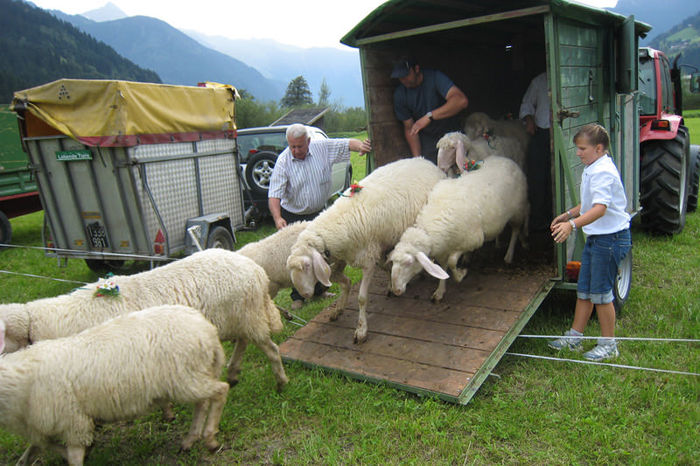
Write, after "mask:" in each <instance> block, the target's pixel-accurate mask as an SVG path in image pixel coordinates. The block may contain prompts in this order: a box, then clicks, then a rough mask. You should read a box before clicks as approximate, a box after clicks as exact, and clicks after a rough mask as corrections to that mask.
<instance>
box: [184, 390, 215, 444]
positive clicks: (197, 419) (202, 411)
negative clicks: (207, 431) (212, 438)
mask: <svg viewBox="0 0 700 466" xmlns="http://www.w3.org/2000/svg"><path fill="white" fill-rule="evenodd" d="M209 404H210V403H209V400H202V401H199V402H197V403H195V405H194V413H193V414H192V424H191V425H190V431H189V432H188V433H187V435H186V436H185V438H184V439H182V443H181V444H180V447H181V448H182V449H183V450H185V451H187V450H189V449H190V448H192V445H193V444H194V442H196V441H197V440H198V439H199V438H200V437H201V436H202V429H203V428H204V421H205V420H206V415H207V408H208V407H209Z"/></svg>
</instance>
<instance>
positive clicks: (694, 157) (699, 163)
mask: <svg viewBox="0 0 700 466" xmlns="http://www.w3.org/2000/svg"><path fill="white" fill-rule="evenodd" d="M689 183H690V184H689V185H688V186H689V188H688V189H689V191H688V206H687V208H686V209H687V210H686V211H687V212H695V211H696V210H697V209H698V185H699V184H700V146H690V182H689Z"/></svg>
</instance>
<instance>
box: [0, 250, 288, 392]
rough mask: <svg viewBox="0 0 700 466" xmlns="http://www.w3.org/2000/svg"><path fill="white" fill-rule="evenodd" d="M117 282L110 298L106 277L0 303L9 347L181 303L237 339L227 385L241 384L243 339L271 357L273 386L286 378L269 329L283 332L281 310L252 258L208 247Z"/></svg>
mask: <svg viewBox="0 0 700 466" xmlns="http://www.w3.org/2000/svg"><path fill="white" fill-rule="evenodd" d="M108 281H109V282H111V283H114V284H116V285H117V286H118V287H119V294H118V296H115V297H110V296H105V297H97V296H96V288H97V286H99V285H102V284H104V283H105V282H106V281H105V280H100V281H98V282H96V283H93V284H90V285H86V286H85V287H83V288H81V289H77V290H75V291H73V292H72V293H70V294H66V295H62V296H57V297H53V298H45V299H39V300H36V301H31V302H28V303H26V304H18V303H15V304H4V305H0V320H3V321H4V322H5V325H6V327H7V347H6V351H8V352H9V351H15V350H17V349H19V348H21V347H23V346H26V345H28V344H31V343H35V342H37V341H40V340H46V339H53V338H59V337H64V336H68V335H73V334H75V333H78V332H80V331H82V330H84V329H86V328H89V327H92V326H94V325H96V324H98V323H101V322H104V321H105V320H107V319H110V318H112V317H114V316H117V315H119V314H125V313H127V312H131V311H136V310H140V309H144V308H146V307H152V306H158V305H161V304H182V305H185V306H190V307H193V308H195V309H198V310H199V311H201V312H202V313H203V314H204V316H205V317H206V318H207V319H209V321H211V322H212V323H213V324H214V325H215V326H216V328H217V329H218V330H219V338H220V339H221V340H222V341H223V340H230V341H234V340H236V341H237V343H236V347H235V350H234V352H233V356H232V357H231V360H230V362H229V364H228V382H229V383H230V384H231V385H234V384H235V383H237V382H238V373H239V372H240V365H241V360H242V358H243V352H244V350H245V348H246V346H247V345H248V342H252V343H254V344H255V345H256V346H258V347H259V348H260V349H261V350H262V351H263V352H264V353H265V355H266V356H267V357H268V359H269V360H270V363H271V365H272V371H273V373H274V375H275V378H276V380H277V388H278V390H279V389H281V388H282V387H283V386H284V384H286V383H287V376H286V374H285V373H284V368H283V366H282V360H281V358H280V354H279V349H278V347H277V345H276V344H275V343H274V342H273V341H272V339H271V338H270V335H271V334H272V333H278V332H281V331H282V329H283V325H282V320H281V319H280V314H279V311H278V310H277V308H276V306H275V304H274V302H273V301H272V299H271V298H270V296H269V294H268V289H269V280H268V278H267V275H266V274H265V271H264V270H263V269H262V268H261V267H260V266H259V265H257V264H256V263H255V262H254V261H253V260H251V259H249V258H247V257H244V256H242V255H240V254H238V253H235V252H232V251H226V250H223V249H206V250H204V251H200V252H197V253H195V254H192V255H191V256H188V257H186V258H184V259H181V260H178V261H175V262H172V263H169V264H167V265H164V266H162V267H158V268H155V269H153V270H149V271H146V272H141V273H138V274H135V275H131V276H115V277H112V278H110V279H109V280H108Z"/></svg>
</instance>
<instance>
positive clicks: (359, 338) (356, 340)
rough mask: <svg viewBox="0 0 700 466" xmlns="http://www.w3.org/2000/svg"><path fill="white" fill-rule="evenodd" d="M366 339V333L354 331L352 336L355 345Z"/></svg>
mask: <svg viewBox="0 0 700 466" xmlns="http://www.w3.org/2000/svg"><path fill="white" fill-rule="evenodd" d="M366 341H367V333H365V334H364V335H360V333H359V332H358V331H357V330H356V331H355V336H354V338H353V342H354V343H355V344H356V345H359V344H360V343H364V342H366Z"/></svg>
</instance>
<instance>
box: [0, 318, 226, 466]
mask: <svg viewBox="0 0 700 466" xmlns="http://www.w3.org/2000/svg"><path fill="white" fill-rule="evenodd" d="M4 336H5V325H4V323H3V322H2V321H0V348H1V347H2V346H3V345H4V341H3V340H4ZM224 362H225V355H224V350H223V348H222V346H221V343H220V342H219V339H218V337H217V330H216V328H215V327H214V326H213V325H212V324H211V323H210V322H208V321H207V319H205V318H204V316H203V315H202V314H201V313H200V312H199V311H197V310H196V309H192V308H190V307H186V306H179V305H165V306H158V307H152V308H149V309H145V310H142V311H136V312H132V313H129V314H125V315H120V316H117V317H115V318H113V319H110V320H108V321H106V322H104V323H102V324H99V325H97V326H95V327H92V328H89V329H87V330H85V331H83V332H80V333H78V334H76V335H73V336H69V337H65V338H59V339H55V340H46V341H42V342H39V343H36V344H34V345H31V346H29V347H27V348H25V349H23V350H21V351H17V352H14V353H9V354H4V355H3V356H2V357H0V425H1V426H2V427H3V428H4V429H7V430H8V431H10V432H13V433H15V434H17V435H20V436H22V437H25V438H26V439H28V440H29V442H30V444H31V445H30V447H29V448H28V449H27V450H26V451H25V452H24V454H23V455H22V457H21V458H20V460H19V463H18V464H31V463H32V457H33V456H34V455H35V454H36V453H38V450H39V449H41V448H44V449H45V448H49V449H51V450H53V451H56V452H57V453H59V454H61V455H62V456H63V457H64V458H65V459H66V460H67V461H68V463H69V464H70V465H82V464H83V458H84V456H85V449H86V447H88V446H89V445H90V444H92V441H93V435H94V431H95V423H96V422H112V421H119V420H126V419H132V418H134V417H137V416H139V415H142V414H145V413H146V412H147V411H148V410H149V408H151V407H152V406H153V405H155V404H160V403H161V402H162V401H164V400H167V401H174V402H179V403H193V404H194V405H195V407H194V414H193V416H192V425H191V427H190V430H189V433H188V434H187V435H186V436H185V438H184V439H183V440H182V443H181V446H182V448H183V449H184V450H188V449H190V448H191V447H192V445H193V444H194V442H195V441H196V440H198V439H200V438H203V439H204V443H205V445H206V447H207V448H209V449H210V450H215V449H217V448H218V447H219V443H218V442H217V440H216V434H217V432H218V430H219V421H220V419H221V414H222V411H223V408H224V405H225V403H226V396H227V394H228V390H229V385H228V384H227V383H226V382H221V381H219V376H220V374H221V369H222V367H223V365H224Z"/></svg>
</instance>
